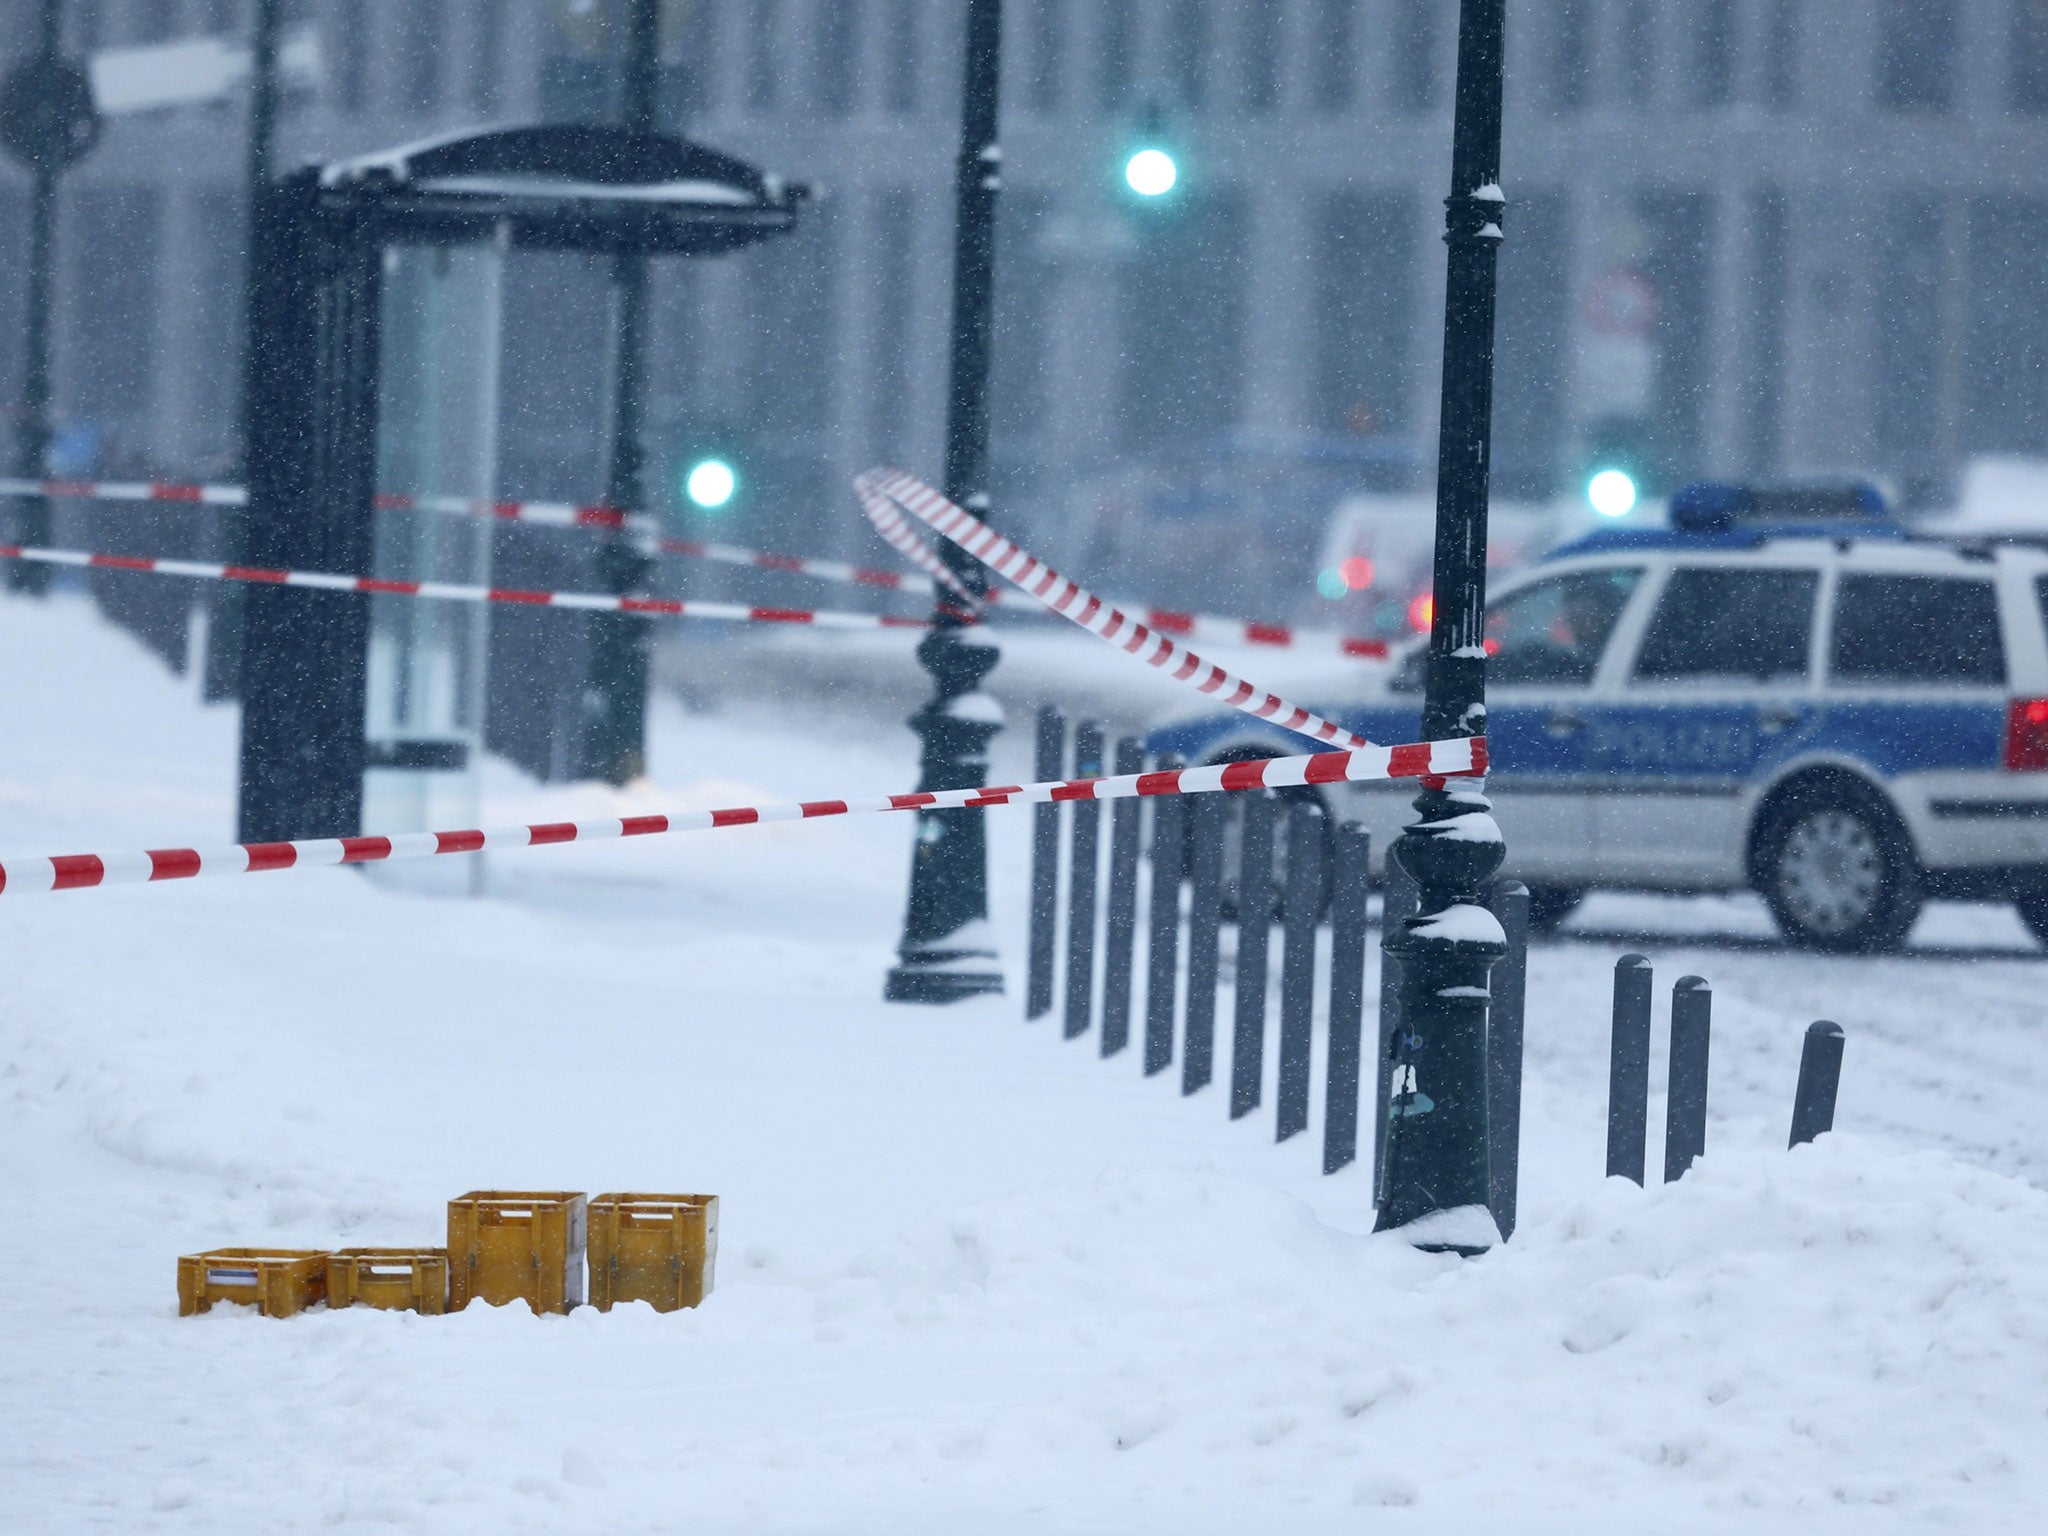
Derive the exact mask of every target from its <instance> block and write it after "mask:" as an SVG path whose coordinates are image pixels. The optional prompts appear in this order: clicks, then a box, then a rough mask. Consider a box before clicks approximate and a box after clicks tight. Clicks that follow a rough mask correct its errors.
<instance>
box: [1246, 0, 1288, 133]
mask: <svg viewBox="0 0 2048 1536" xmlns="http://www.w3.org/2000/svg"><path fill="white" fill-rule="evenodd" d="M1281 20H1282V16H1281V10H1280V7H1279V6H1277V5H1255V6H1253V7H1252V8H1251V10H1250V11H1249V12H1247V13H1246V15H1245V18H1244V106H1245V110H1246V111H1247V112H1250V113H1252V114H1253V115H1254V116H1261V117H1262V116H1264V115H1265V114H1266V113H1268V112H1271V111H1273V110H1274V109H1275V108H1277V107H1278V106H1279V105H1280V23H1281Z"/></svg>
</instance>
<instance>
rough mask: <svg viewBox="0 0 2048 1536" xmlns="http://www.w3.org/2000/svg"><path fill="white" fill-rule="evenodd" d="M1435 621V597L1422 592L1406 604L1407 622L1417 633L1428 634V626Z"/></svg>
mask: <svg viewBox="0 0 2048 1536" xmlns="http://www.w3.org/2000/svg"><path fill="white" fill-rule="evenodd" d="M1435 622H1436V598H1435V597H1434V596H1433V595H1432V594H1430V593H1428V592H1424V593H1421V594H1419V595H1418V596H1417V597H1416V599H1415V601H1414V602H1412V603H1410V604H1409V605H1408V623H1409V626H1410V627H1411V628H1412V629H1414V630H1415V631H1416V632H1417V633H1418V634H1424V635H1426V634H1428V633H1429V626H1430V625H1432V624H1434V623H1435Z"/></svg>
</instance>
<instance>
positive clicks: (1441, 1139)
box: [1376, 0, 1507, 1254]
mask: <svg viewBox="0 0 2048 1536" xmlns="http://www.w3.org/2000/svg"><path fill="white" fill-rule="evenodd" d="M1505 9H1506V4H1505V0H1462V4H1461V6H1460V11H1459V19H1458V75H1457V103H1456V120H1455V125H1454V127H1453V130H1452V133H1453V142H1452V150H1451V195H1450V197H1449V198H1447V199H1446V200H1445V208H1446V210H1447V213H1446V218H1445V229H1444V240H1445V242H1446V244H1447V245H1448V246H1449V247H1450V255H1449V273H1448V286H1447V290H1446V293H1445V297H1444V367H1443V395H1442V414H1441V418H1440V420H1441V425H1440V427H1439V435H1438V441H1437V492H1436V497H1437V499H1436V573H1435V604H1436V611H1435V616H1434V619H1433V621H1432V623H1431V625H1430V633H1429V658H1428V660H1429V681H1428V686H1427V690H1426V692H1425V693H1424V696H1423V706H1422V734H1423V737H1424V739H1425V740H1437V739H1440V738H1444V737H1451V736H1476V735H1480V734H1482V733H1483V732H1484V731H1485V729H1486V648H1485V641H1486V503H1487V494H1488V486H1489V474H1490V459H1491V455H1492V435H1493V426H1492V421H1493V354H1494V296H1495V277H1496V267H1497V260H1498V256H1499V251H1500V243H1501V217H1502V213H1503V211H1504V209H1505V207H1506V204H1505V201H1504V200H1503V198H1502V196H1501V190H1500V139H1501V71H1502V60H1503V53H1502V49H1503V38H1504V34H1505V31H1506V26H1505ZM1423 782H1424V788H1423V791H1422V793H1421V794H1420V795H1418V796H1417V797H1416V800H1415V809H1416V811H1417V812H1418V813H1419V819H1418V820H1416V821H1415V822H1413V823H1411V824H1410V825H1409V826H1408V827H1407V828H1406V829H1405V830H1403V832H1402V834H1401V836H1400V839H1399V840H1398V841H1397V842H1396V843H1395V844H1394V848H1393V854H1394V857H1396V858H1398V859H1399V860H1400V861H1401V866H1402V868H1404V869H1405V870H1407V872H1408V873H1409V874H1410V875H1411V876H1413V877H1414V879H1415V882H1416V884H1417V885H1418V887H1419V888H1420V899H1419V903H1418V909H1417V911H1416V913H1415V915H1414V916H1413V917H1410V918H1408V919H1406V920H1405V921H1404V922H1403V923H1402V924H1401V926H1400V927H1399V929H1397V930H1396V931H1395V932H1393V933H1391V934H1389V935H1388V936H1387V938H1386V941H1385V945H1386V950H1387V952H1388V953H1389V954H1391V955H1394V956H1396V957H1398V959H1399V960H1400V963H1401V981H1400V985H1401V1002H1400V1010H1399V1014H1398V1018H1399V1020H1400V1023H1399V1034H1398V1035H1397V1037H1396V1038H1395V1039H1394V1040H1392V1041H1389V1042H1383V1048H1384V1049H1388V1050H1390V1051H1391V1052H1392V1055H1393V1072H1392V1079H1391V1082H1392V1090H1391V1095H1390V1099H1389V1102H1388V1105H1387V1121H1386V1125H1387V1130H1386V1146H1385V1149H1384V1155H1383V1157H1382V1158H1381V1170H1382V1172H1381V1184H1380V1188H1379V1191H1378V1196H1379V1198H1378V1206H1379V1215H1378V1220H1377V1223H1376V1225H1377V1229H1378V1230H1380V1231H1390V1230H1400V1229H1407V1230H1408V1233H1409V1235H1410V1237H1411V1238H1412V1240H1413V1241H1414V1242H1415V1243H1416V1245H1417V1246H1418V1247H1424V1248H1431V1249H1437V1250H1449V1251H1453V1252H1458V1253H1466V1254H1471V1253H1478V1252H1483V1251H1484V1250H1486V1249H1487V1248H1490V1247H1492V1246H1493V1245H1494V1244H1495V1243H1497V1242H1498V1241H1499V1240H1500V1236H1499V1232H1498V1230H1497V1229H1496V1228H1495V1226H1494V1223H1493V1218H1492V1216H1491V1215H1490V1214H1489V1213H1488V1194H1489V1156H1490V1153H1489V1139H1488V1128H1487V1118H1486V1030H1487V1012H1488V1003H1489V1001H1490V999H1489V995H1488V989H1489V977H1490V973H1491V971H1492V969H1493V966H1494V962H1495V961H1497V960H1499V959H1500V958H1501V956H1502V955H1504V954H1505V953H1506V952H1507V945H1506V942H1505V940H1504V939H1503V937H1502V934H1501V929H1500V924H1499V923H1498V922H1497V921H1495V920H1494V918H1493V916H1492V914H1491V913H1490V912H1488V911H1487V909H1486V906H1485V897H1484V892H1485V889H1486V885H1487V882H1488V881H1489V880H1490V879H1491V878H1492V876H1493V874H1494V872H1495V871H1496V870H1498V869H1499V868H1500V865H1501V860H1502V858H1503V856H1504V854H1505V852H1506V849H1505V848H1504V847H1503V845H1502V843H1501V841H1500V833H1499V830H1498V829H1497V828H1496V827H1495V825H1494V822H1493V818H1492V816H1491V815H1489V814H1488V812H1489V811H1490V809H1491V807H1490V805H1489V803H1488V801H1487V799H1486V796H1485V793H1484V790H1485V781H1484V780H1483V779H1464V780H1456V779H1454V780H1449V781H1441V780H1440V781H1434V782H1432V781H1430V780H1424V781H1423Z"/></svg>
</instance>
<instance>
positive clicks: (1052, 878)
mask: <svg viewBox="0 0 2048 1536" xmlns="http://www.w3.org/2000/svg"><path fill="white" fill-rule="evenodd" d="M1066 738H1067V717H1066V716H1065V715H1063V714H1061V713H1060V712H1059V711H1058V710H1057V709H1054V708H1053V707H1052V706H1051V705H1050V704H1048V705H1046V706H1044V707H1043V708H1041V709H1040V710H1039V711H1038V736H1037V740H1036V742H1035V744H1034V746H1033V750H1032V756H1031V773H1032V778H1033V779H1034V780H1036V781H1037V782H1038V783H1040V784H1043V783H1046V782H1047V781H1049V780H1052V779H1056V778H1058V777H1059V776H1060V761H1061V759H1062V757H1064V755H1065V748H1066V744H1067V739H1066ZM1059 902H1060V808H1059V805H1058V804H1057V803H1056V802H1054V801H1051V800H1048V801H1046V802H1045V803H1044V804H1043V805H1034V806H1033V807H1032V808H1031V939H1030V948H1029V951H1028V959H1027V960H1026V962H1025V964H1026V971H1025V976H1026V980H1025V986H1024V1017H1025V1018H1027V1019H1037V1018H1043V1017H1044V1016H1045V1015H1046V1014H1048V1013H1051V1012H1052V971H1053V949H1054V946H1055V943H1056V941H1057V939H1058V937H1059V923H1060V910H1059Z"/></svg>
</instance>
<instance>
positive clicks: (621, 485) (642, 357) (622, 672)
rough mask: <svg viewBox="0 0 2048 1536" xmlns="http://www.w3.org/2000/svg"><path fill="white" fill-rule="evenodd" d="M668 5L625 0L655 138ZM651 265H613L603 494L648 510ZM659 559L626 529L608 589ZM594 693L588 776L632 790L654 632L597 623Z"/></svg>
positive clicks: (629, 585)
mask: <svg viewBox="0 0 2048 1536" xmlns="http://www.w3.org/2000/svg"><path fill="white" fill-rule="evenodd" d="M660 26H661V3H660V0H627V9H626V50H625V69H624V72H623V77H622V89H621V91H620V101H619V108H620V110H619V120H620V122H621V123H623V124H624V125H625V126H626V127H628V128H630V129H632V130H634V131H635V132H636V133H653V132H654V131H655V129H656V123H655V92H656V89H657V86H658V83H659V79H660V68H661V63H660ZM646 368H647V260H646V258H645V257H642V256H619V257H617V258H615V259H614V263H613V266H612V347H611V369H610V372H611V381H610V382H611V390H610V394H611V447H610V452H609V453H608V455H607V458H606V471H605V490H604V497H605V501H606V503H607V504H608V505H610V506H614V507H644V506H646V505H647V497H646V479H647V476H646V468H647V453H646V448H645V446H644V442H643V434H642V431H641V427H642V417H643V413H644V400H645V397H646ZM653 569H654V562H653V561H652V560H651V559H649V558H648V557H647V556H646V555H645V554H643V553H641V552H640V550H639V549H638V548H636V547H635V546H634V545H633V543H632V542H631V540H630V538H629V536H628V535H627V534H626V532H625V530H623V529H618V528H615V529H612V530H611V531H610V532H609V533H608V534H607V535H606V538H605V540H604V543H603V544H602V545H600V546H599V548H598V552H597V561H596V572H595V574H596V579H597V586H598V589H599V590H600V591H603V592H611V593H615V594H617V595H620V596H623V595H625V594H626V593H629V592H637V591H639V590H641V589H642V588H643V587H644V586H645V585H646V582H647V580H648V577H649V576H650V575H651V574H652V572H653ZM591 625H592V635H591V647H590V686H589V687H588V688H587V689H586V690H585V692H584V697H585V699H586V700H587V701H588V704H587V707H588V710H589V713H588V714H587V716H586V717H585V719H584V736H583V766H584V771H585V772H587V773H589V774H591V775H592V776H594V777H596V778H600V779H603V780H604V781H605V782H606V783H608V784H627V783H630V782H632V781H633V780H634V779H636V778H638V777H640V775H641V774H643V773H645V772H646V771H647V670H648V665H647V663H648V645H649V640H650V633H649V629H648V625H647V622H646V621H645V620H644V619H636V618H634V617H632V616H630V615H628V614H602V615H593V616H592V618H591Z"/></svg>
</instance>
